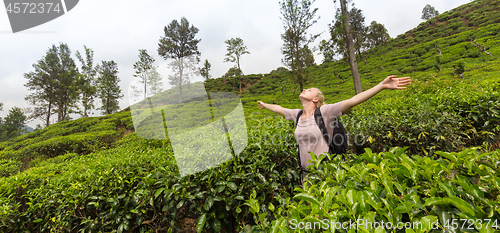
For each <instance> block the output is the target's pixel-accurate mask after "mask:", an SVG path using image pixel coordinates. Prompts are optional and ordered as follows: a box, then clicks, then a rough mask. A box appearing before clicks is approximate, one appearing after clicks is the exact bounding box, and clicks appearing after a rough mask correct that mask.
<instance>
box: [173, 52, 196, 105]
mask: <svg viewBox="0 0 500 233" xmlns="http://www.w3.org/2000/svg"><path fill="white" fill-rule="evenodd" d="M198 62H199V61H198V58H197V57H196V56H187V57H183V58H178V59H174V60H172V61H171V62H170V63H169V64H168V65H169V66H170V68H171V69H172V71H173V74H172V75H169V76H168V80H169V82H168V83H169V84H170V85H172V86H176V87H180V88H179V103H181V102H182V86H184V85H186V84H189V81H190V79H191V77H192V76H194V75H196V74H199V70H198V68H197V67H198V66H197V64H198Z"/></svg>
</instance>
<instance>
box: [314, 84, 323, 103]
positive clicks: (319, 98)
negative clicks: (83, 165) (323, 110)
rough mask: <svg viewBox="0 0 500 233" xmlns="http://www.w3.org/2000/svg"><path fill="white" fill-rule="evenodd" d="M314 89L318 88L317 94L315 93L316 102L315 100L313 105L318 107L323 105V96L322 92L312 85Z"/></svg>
mask: <svg viewBox="0 0 500 233" xmlns="http://www.w3.org/2000/svg"><path fill="white" fill-rule="evenodd" d="M314 89H316V90H318V95H316V97H317V98H318V102H316V103H315V105H316V108H319V107H321V106H323V105H325V96H324V95H323V92H321V91H320V90H319V89H318V88H316V87H314Z"/></svg>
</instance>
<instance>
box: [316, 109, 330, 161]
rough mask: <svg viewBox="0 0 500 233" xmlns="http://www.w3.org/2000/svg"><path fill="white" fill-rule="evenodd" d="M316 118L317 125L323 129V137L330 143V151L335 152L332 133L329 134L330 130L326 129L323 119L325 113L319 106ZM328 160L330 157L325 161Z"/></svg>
mask: <svg viewBox="0 0 500 233" xmlns="http://www.w3.org/2000/svg"><path fill="white" fill-rule="evenodd" d="M314 119H315V120H316V125H318V128H319V130H320V131H321V134H322V135H323V138H324V139H325V142H326V143H327V144H328V153H329V154H333V153H335V151H334V148H333V145H332V143H331V141H330V135H329V134H328V130H327V129H326V125H325V120H324V119H323V115H321V110H320V108H319V107H318V108H316V109H315V110H314ZM328 160H329V159H328V157H326V158H325V159H324V160H323V161H328Z"/></svg>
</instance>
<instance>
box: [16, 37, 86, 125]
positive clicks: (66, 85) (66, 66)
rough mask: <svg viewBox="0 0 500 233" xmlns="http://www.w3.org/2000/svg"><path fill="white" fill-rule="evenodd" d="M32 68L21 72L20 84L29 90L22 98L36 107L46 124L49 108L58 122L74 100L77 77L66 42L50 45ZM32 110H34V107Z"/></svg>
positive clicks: (48, 118) (66, 114)
mask: <svg viewBox="0 0 500 233" xmlns="http://www.w3.org/2000/svg"><path fill="white" fill-rule="evenodd" d="M33 68H35V71H32V72H29V73H25V74H24V77H25V78H26V79H28V82H27V83H26V84H24V86H26V87H28V89H29V90H30V91H33V93H31V94H30V95H28V96H26V97H25V99H26V100H27V101H28V102H29V103H30V104H33V105H37V106H38V107H39V108H40V109H44V111H43V112H44V114H43V116H44V117H42V118H43V119H44V120H45V121H46V125H47V126H48V125H49V124H50V123H49V120H50V115H51V113H52V111H56V112H57V120H58V122H60V121H63V120H65V119H67V117H68V113H70V112H71V111H72V109H73V108H74V107H75V103H76V101H77V100H78V90H79V82H78V81H79V80H78V78H77V77H78V72H77V70H76V66H75V62H74V60H73V59H72V58H71V51H70V50H69V47H68V45H67V44H64V43H61V44H59V46H56V45H52V47H51V48H49V50H48V51H47V54H46V55H45V56H44V58H42V59H41V60H39V61H38V62H37V63H35V64H33ZM35 112H36V111H35Z"/></svg>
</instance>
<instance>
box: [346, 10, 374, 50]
mask: <svg viewBox="0 0 500 233" xmlns="http://www.w3.org/2000/svg"><path fill="white" fill-rule="evenodd" d="M349 20H350V21H351V30H352V37H353V40H354V50H355V51H357V52H358V56H359V60H363V58H362V57H361V56H362V54H361V52H363V51H365V50H366V49H368V48H369V44H368V27H366V26H365V16H363V12H362V11H361V9H358V8H356V7H354V6H353V8H352V9H351V11H350V12H349Z"/></svg>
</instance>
